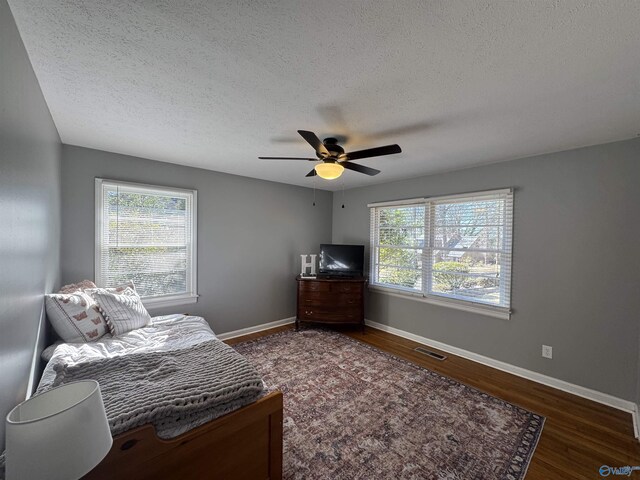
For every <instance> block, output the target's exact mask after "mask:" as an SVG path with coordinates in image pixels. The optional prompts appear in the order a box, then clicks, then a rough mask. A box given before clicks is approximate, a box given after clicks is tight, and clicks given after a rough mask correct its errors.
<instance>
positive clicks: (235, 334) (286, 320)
mask: <svg viewBox="0 0 640 480" xmlns="http://www.w3.org/2000/svg"><path fill="white" fill-rule="evenodd" d="M295 321H296V317H289V318H283V319H282V320H276V321H275V322H269V323H262V324H260V325H256V326H255V327H247V328H241V329H240V330H233V331H231V332H225V333H221V334H217V333H216V337H218V338H219V339H220V340H229V339H230V338H236V337H241V336H243V335H249V334H250V333H257V332H262V331H264V330H269V329H270V328H275V327H281V326H282V325H289V324H291V323H295Z"/></svg>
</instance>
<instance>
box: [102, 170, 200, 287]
mask: <svg viewBox="0 0 640 480" xmlns="http://www.w3.org/2000/svg"><path fill="white" fill-rule="evenodd" d="M192 217H193V195H192V194H191V193H189V192H184V193H182V192H175V191H170V190H162V189H161V188H156V187H142V186H140V187H139V186H132V185H126V184H118V183H107V182H103V184H102V238H101V242H100V243H101V250H100V269H99V272H100V274H101V275H100V276H101V278H100V279H99V282H100V284H101V285H103V286H116V285H120V284H122V283H124V282H126V281H128V280H133V282H134V283H135V285H136V289H137V290H138V293H139V294H140V295H141V296H143V297H153V296H159V295H175V294H184V293H187V292H190V291H191V285H190V283H191V274H190V272H191V269H192V267H193V266H192V265H191V261H192V255H191V253H192V252H191V249H192V238H191V237H192Z"/></svg>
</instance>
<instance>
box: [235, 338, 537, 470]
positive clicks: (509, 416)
mask: <svg viewBox="0 0 640 480" xmlns="http://www.w3.org/2000/svg"><path fill="white" fill-rule="evenodd" d="M234 348H235V349H236V350H238V351H239V352H240V353H241V354H243V355H246V356H247V357H248V358H249V359H250V360H251V361H252V362H253V363H254V364H255V365H256V366H257V368H258V369H259V370H260V372H261V373H262V375H263V376H264V379H265V382H266V383H267V385H268V386H269V387H270V388H272V389H273V388H278V389H280V390H282V392H283V393H284V478H285V479H305V480H306V479H344V480H347V479H348V480H352V479H376V480H379V479H461V480H462V479H464V480H480V479H483V480H486V479H509V480H516V479H518V480H519V479H522V478H524V476H525V474H526V470H527V466H528V465H529V462H530V460H531V457H532V455H533V452H534V450H535V448H536V445H537V443H538V439H539V437H540V434H541V433H542V427H543V424H544V417H541V416H539V415H536V414H534V413H531V412H529V411H527V410H524V409H522V408H520V407H517V406H515V405H512V404H510V403H508V402H505V401H504V400H500V399H499V398H495V397H492V396H491V395H487V394H485V393H482V392H481V391H479V390H476V389H474V388H471V387H469V386H467V385H463V384H461V383H459V382H457V381H455V380H452V379H450V378H447V377H444V376H442V375H440V374H437V373H435V372H432V371H430V370H427V369H425V368H422V367H419V366H417V365H415V364H413V363H411V362H408V361H405V360H402V359H400V358H398V357H395V356H393V355H390V354H387V353H385V352H382V351H380V350H378V349H376V348H374V347H371V346H368V345H365V344H363V343H361V342H358V341H356V340H353V339H351V338H349V337H347V336H346V335H342V334H340V333H335V332H330V331H326V330H318V329H307V330H301V331H300V332H294V331H285V332H282V333H278V334H275V335H271V336H268V337H263V338H260V339H258V340H254V341H251V342H245V343H241V344H238V345H235V346H234Z"/></svg>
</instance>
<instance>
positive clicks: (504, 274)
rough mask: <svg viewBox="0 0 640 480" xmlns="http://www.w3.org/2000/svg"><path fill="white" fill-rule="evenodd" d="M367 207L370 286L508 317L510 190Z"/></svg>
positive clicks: (511, 210) (509, 298) (509, 294)
mask: <svg viewBox="0 0 640 480" xmlns="http://www.w3.org/2000/svg"><path fill="white" fill-rule="evenodd" d="M369 207H370V208H371V263H370V268H371V278H370V282H371V284H372V285H373V286H374V287H375V286H379V287H384V288H388V289H392V290H396V291H401V292H405V293H410V294H414V295H419V296H422V297H424V298H426V299H432V300H436V301H439V300H444V301H445V302H446V301H451V302H456V303H457V304H462V305H465V304H466V305H478V306H481V307H487V308H492V307H493V308H494V309H498V310H502V311H505V312H508V311H509V309H510V305H511V248H512V229H513V193H512V191H511V190H495V191H490V192H481V193H474V194H465V195H452V196H446V197H434V198H423V199H416V200H407V201H402V202H397V203H394V202H387V203H383V204H371V205H369ZM436 303H437V302H436Z"/></svg>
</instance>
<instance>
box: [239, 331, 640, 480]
mask: <svg viewBox="0 0 640 480" xmlns="http://www.w3.org/2000/svg"><path fill="white" fill-rule="evenodd" d="M291 328H293V327H292V326H284V327H278V328H274V329H271V330H266V331H264V332H260V333H254V334H251V335H245V336H243V337H238V338H234V339H230V340H227V343H229V344H230V345H233V344H235V343H239V342H243V341H247V340H253V339H255V338H260V337H262V336H265V335H270V334H272V333H276V332H279V331H284V330H289V329H291ZM339 331H341V332H342V333H344V334H345V335H348V336H350V337H352V338H355V339H357V340H360V341H362V342H365V343H368V344H369V345H373V346H375V347H377V348H379V349H380V350H384V351H386V352H389V353H392V354H395V355H397V356H398V357H402V358H405V359H407V360H410V361H412V362H414V363H416V364H418V365H421V366H423V367H425V368H428V369H430V370H433V371H435V372H438V373H441V374H443V375H446V376H448V377H451V378H454V379H456V380H458V381H460V382H462V383H465V384H467V385H471V386H473V387H476V388H477V389H479V390H482V391H484V392H486V393H489V394H491V395H494V396H496V397H499V398H502V399H504V400H506V401H508V402H511V403H514V404H516V405H520V406H521V407H524V408H526V409H528V410H531V411H532V412H535V413H538V414H540V415H544V416H545V417H546V418H547V420H546V422H545V425H544V430H543V432H542V436H541V438H540V442H539V443H538V447H537V448H536V452H535V454H534V457H533V460H532V461H531V465H530V466H529V471H528V472H527V477H526V478H527V480H542V479H555V478H562V479H574V478H575V479H601V478H602V477H601V476H600V475H599V473H598V471H599V469H600V467H601V466H602V465H609V466H615V467H618V466H626V465H630V466H634V465H640V443H639V442H638V441H637V440H636V439H635V438H634V436H633V424H632V418H631V415H630V414H629V413H625V412H622V411H620V410H617V409H614V408H611V407H607V406H604V405H601V404H599V403H596V402H592V401H590V400H586V399H584V398H582V397H578V396H575V395H571V394H570V393H566V392H562V391H560V390H556V389H554V388H551V387H548V386H546V385H541V384H539V383H536V382H532V381H530V380H526V379H524V378H521V377H517V376H515V375H511V374H509V373H506V372H502V371H500V370H496V369H494V368H491V367H487V366H485V365H481V364H479V363H476V362H472V361H470V360H466V359H464V358H461V357H457V356H455V355H451V354H448V353H446V352H439V351H438V350H437V349H434V348H431V347H429V349H430V350H432V351H435V352H439V353H442V354H444V355H446V356H447V359H446V360H444V361H438V360H435V359H432V358H430V357H428V356H426V355H424V354H420V353H417V352H415V351H414V350H413V349H414V348H415V347H417V346H419V345H420V344H419V343H416V342H413V341H411V340H406V339H404V338H401V337H398V336H396V335H392V334H390V333H386V332H382V331H380V330H375V329H372V328H369V327H367V329H366V334H364V335H363V334H362V333H361V331H360V330H359V329H358V330H353V329H345V328H339ZM634 476H637V477H638V478H639V479H640V472H633V473H632V474H631V477H630V478H634ZM609 478H622V477H618V476H615V475H611V476H609ZM627 478H629V477H627Z"/></svg>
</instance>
